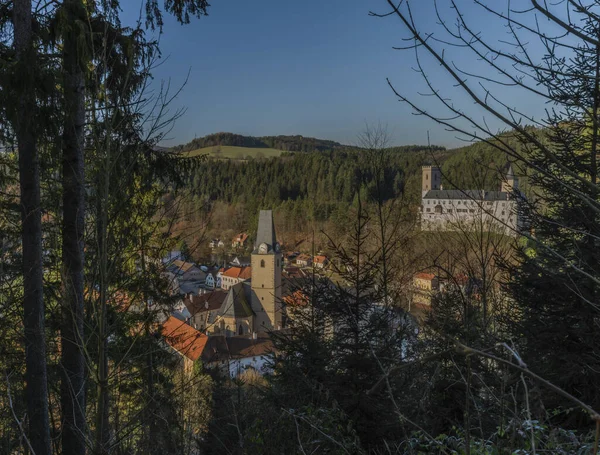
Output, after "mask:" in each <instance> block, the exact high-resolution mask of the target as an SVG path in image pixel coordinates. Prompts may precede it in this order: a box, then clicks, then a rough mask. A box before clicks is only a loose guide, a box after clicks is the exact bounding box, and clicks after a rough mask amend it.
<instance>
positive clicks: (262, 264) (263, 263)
mask: <svg viewBox="0 0 600 455" xmlns="http://www.w3.org/2000/svg"><path fill="white" fill-rule="evenodd" d="M260 266H261V267H262V268H264V267H265V260H264V259H261V261H260Z"/></svg>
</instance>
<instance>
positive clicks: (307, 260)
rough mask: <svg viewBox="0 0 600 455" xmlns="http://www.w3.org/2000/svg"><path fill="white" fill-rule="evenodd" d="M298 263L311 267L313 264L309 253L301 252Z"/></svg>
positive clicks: (297, 259) (300, 265)
mask: <svg viewBox="0 0 600 455" xmlns="http://www.w3.org/2000/svg"><path fill="white" fill-rule="evenodd" d="M296 265H297V266H299V267H310V266H311V265H312V258H311V257H310V256H309V255H308V254H300V255H298V257H297V258H296Z"/></svg>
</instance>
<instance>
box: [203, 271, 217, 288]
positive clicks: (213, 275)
mask: <svg viewBox="0 0 600 455" xmlns="http://www.w3.org/2000/svg"><path fill="white" fill-rule="evenodd" d="M205 285H206V287H207V288H209V289H215V288H220V287H221V275H220V274H219V270H209V271H208V272H207V273H206V281H205Z"/></svg>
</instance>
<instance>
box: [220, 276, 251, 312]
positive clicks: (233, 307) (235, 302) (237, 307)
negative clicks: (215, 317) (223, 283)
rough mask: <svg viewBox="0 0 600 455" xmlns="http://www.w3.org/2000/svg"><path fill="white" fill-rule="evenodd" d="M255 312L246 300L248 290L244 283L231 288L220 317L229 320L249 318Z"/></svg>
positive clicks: (222, 306)
mask: <svg viewBox="0 0 600 455" xmlns="http://www.w3.org/2000/svg"><path fill="white" fill-rule="evenodd" d="M252 314H253V312H252V309H251V307H250V304H249V303H248V299H247V298H246V289H245V287H244V284H243V283H238V284H236V285H234V286H231V288H229V292H228V293H227V297H226V298H225V302H223V305H221V309H220V310H219V316H225V317H229V318H247V317H250V316H252Z"/></svg>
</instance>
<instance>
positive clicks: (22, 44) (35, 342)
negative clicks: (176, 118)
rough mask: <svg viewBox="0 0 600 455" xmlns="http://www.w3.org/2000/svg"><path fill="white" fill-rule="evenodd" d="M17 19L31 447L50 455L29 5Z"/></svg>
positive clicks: (23, 0) (24, 1) (22, 4)
mask: <svg viewBox="0 0 600 455" xmlns="http://www.w3.org/2000/svg"><path fill="white" fill-rule="evenodd" d="M13 14H14V16H13V24H14V33H15V50H16V53H17V68H18V72H19V73H18V77H19V78H20V79H21V82H22V85H21V91H20V93H19V95H18V102H17V109H16V115H15V119H14V120H15V122H14V123H15V125H14V127H15V132H16V135H17V143H18V148H19V182H20V186H21V220H22V242H23V286H24V304H23V306H24V327H25V367H26V368H25V380H26V383H27V385H26V396H27V413H28V416H29V434H28V438H29V442H30V444H31V448H32V449H33V450H34V451H35V453H36V454H37V455H43V454H48V455H49V454H50V424H49V419H48V385H47V373H46V341H45V338H44V337H45V335H44V333H45V329H44V299H43V276H42V273H43V269H42V221H41V210H40V163H39V155H38V151H37V147H36V136H35V131H34V128H33V122H34V121H35V117H36V115H35V109H36V104H35V90H34V84H35V80H34V78H33V72H32V70H31V68H32V67H34V66H35V65H34V63H35V60H34V59H35V51H34V48H33V41H32V30H31V0H15V2H14V10H13Z"/></svg>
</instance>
